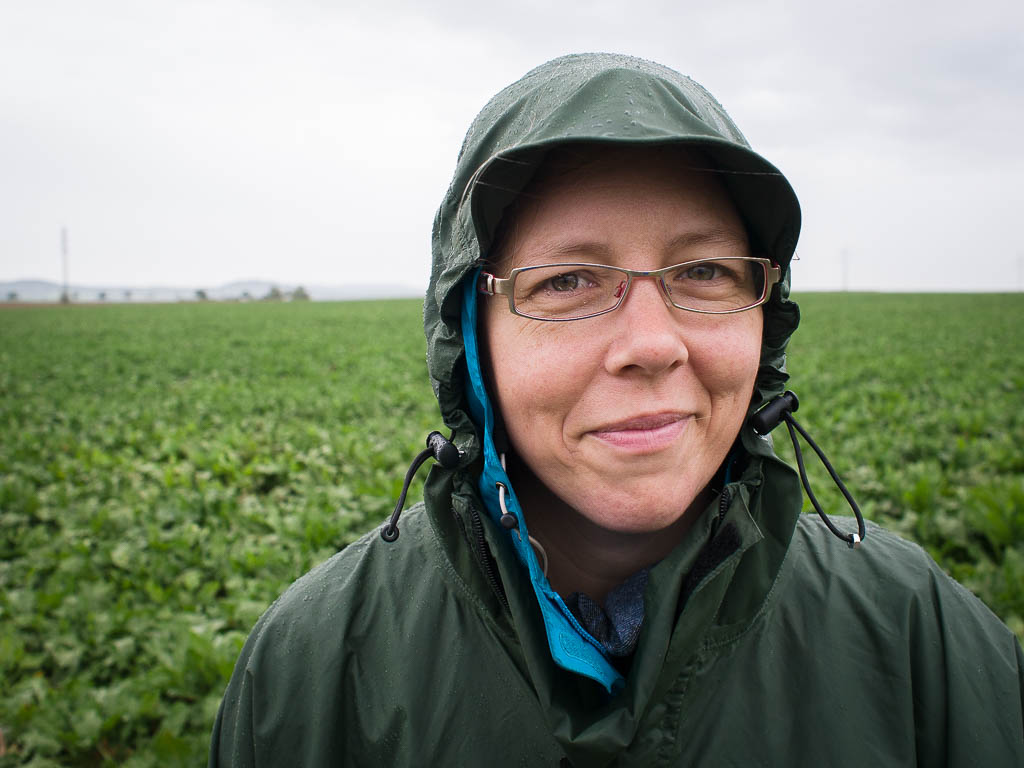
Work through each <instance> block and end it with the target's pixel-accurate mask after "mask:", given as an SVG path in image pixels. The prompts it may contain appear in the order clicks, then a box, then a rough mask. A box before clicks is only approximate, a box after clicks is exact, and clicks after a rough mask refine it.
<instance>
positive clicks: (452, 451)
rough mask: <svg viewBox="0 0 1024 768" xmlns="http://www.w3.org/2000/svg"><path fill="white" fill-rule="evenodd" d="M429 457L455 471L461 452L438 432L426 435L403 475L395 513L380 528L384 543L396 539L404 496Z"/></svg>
mask: <svg viewBox="0 0 1024 768" xmlns="http://www.w3.org/2000/svg"><path fill="white" fill-rule="evenodd" d="M431 457H433V458H434V460H435V461H437V463H438V464H440V465H441V466H442V467H444V468H445V469H455V468H456V467H457V466H459V460H460V459H461V458H462V451H460V450H459V449H458V448H456V447H455V443H453V442H452V441H451V440H449V439H448V438H446V437H445V436H444V435H442V434H441V433H440V432H431V433H430V434H429V435H427V447H426V448H425V449H424V450H422V451H420V452H419V453H418V454H416V458H415V459H413V460H412V464H410V465H409V469H408V470H407V471H406V473H405V481H404V482H403V483H402V493H401V494H399V496H398V503H397V504H395V511H394V512H392V513H391V519H389V520H388V521H387V523H386V524H385V525H384V527H383V528H381V531H380V537H381V538H382V539H384V541H387V542H392V541H395V540H396V539H397V538H398V518H399V516H400V515H401V514H402V507H404V506H405V496H406V494H407V493H409V485H410V484H411V483H412V479H413V477H415V476H416V471H417V470H418V469H419V468H420V467H421V466H423V462H425V461H426V460H427V459H429V458H431Z"/></svg>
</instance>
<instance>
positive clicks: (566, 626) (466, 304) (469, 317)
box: [462, 269, 625, 693]
mask: <svg viewBox="0 0 1024 768" xmlns="http://www.w3.org/2000/svg"><path fill="white" fill-rule="evenodd" d="M479 275H480V270H479V269H476V270H474V271H473V272H472V273H470V274H469V275H468V276H467V277H466V279H465V280H464V281H463V297H462V339H463V345H464V346H465V350H466V371H467V378H468V379H469V381H468V386H467V388H466V392H467V399H468V400H469V407H470V411H471V412H472V416H473V420H474V421H475V422H476V423H477V424H478V425H482V426H483V431H484V434H483V451H484V469H483V472H481V474H480V481H479V484H480V496H481V497H482V498H483V501H484V505H485V506H486V507H487V513H488V514H489V515H490V516H491V518H492V519H493V520H494V522H495V523H496V524H498V525H499V526H500V523H499V520H500V518H501V506H500V504H499V501H498V487H497V485H496V484H497V483H501V484H502V485H504V486H505V489H506V491H507V492H506V494H505V506H506V507H507V508H508V511H509V512H510V513H511V514H513V515H515V517H516V519H517V520H518V521H519V526H518V528H517V529H513V530H510V531H506V530H505V529H504V528H499V530H501V531H502V532H503V533H505V534H506V535H508V536H509V537H510V539H511V541H512V545H513V548H514V550H515V552H516V555H517V556H518V557H519V560H520V562H521V563H522V564H523V566H524V567H525V568H526V570H527V572H528V573H529V576H530V583H531V584H532V585H533V590H534V593H535V594H536V596H537V604H538V605H539V606H540V612H541V616H542V617H543V619H544V629H545V630H546V632H547V637H548V648H549V649H550V650H551V658H552V659H554V661H555V663H556V664H558V666H560V667H562V668H563V669H565V670H568V671H569V672H575V673H576V674H579V675H583V676H585V677H589V678H590V679H591V680H595V681H597V682H598V683H600V684H601V685H603V686H604V688H605V690H607V691H608V692H609V693H617V692H618V691H619V690H621V689H622V686H623V685H624V683H625V680H624V679H623V677H622V675H621V674H619V672H618V671H617V670H616V669H615V667H613V666H612V665H611V663H610V662H609V661H608V658H607V656H606V653H605V650H604V648H603V647H602V646H601V644H600V643H599V642H598V641H597V640H595V639H594V638H593V637H592V636H591V635H590V633H589V632H587V631H586V630H585V629H583V627H582V626H580V623H579V622H578V621H577V620H576V617H575V616H573V615H572V612H571V611H570V610H569V609H568V607H567V606H566V605H565V602H564V601H563V600H562V598H561V596H560V595H559V594H558V593H557V592H555V591H554V590H553V589H552V588H551V584H550V582H548V579H547V577H546V576H545V575H544V572H543V570H542V569H541V567H540V563H539V562H538V561H537V556H536V554H535V553H534V551H533V547H532V546H531V545H530V540H529V530H528V529H527V526H526V518H525V517H524V516H523V511H522V508H521V507H520V506H519V500H518V499H517V498H516V494H515V491H514V490H513V489H512V484H511V482H509V479H508V475H507V474H505V470H504V469H503V468H502V466H501V459H500V458H499V457H498V452H497V450H496V449H495V447H494V409H493V408H492V406H491V401H490V398H489V397H488V396H487V390H486V388H485V387H484V380H483V373H482V370H481V368H480V355H479V350H478V345H477V290H476V286H477V281H478V278H479Z"/></svg>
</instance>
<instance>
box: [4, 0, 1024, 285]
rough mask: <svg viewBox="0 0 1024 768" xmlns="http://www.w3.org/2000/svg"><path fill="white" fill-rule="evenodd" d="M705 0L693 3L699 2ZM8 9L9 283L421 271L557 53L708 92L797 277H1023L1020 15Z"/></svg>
mask: <svg viewBox="0 0 1024 768" xmlns="http://www.w3.org/2000/svg"><path fill="white" fill-rule="evenodd" d="M688 6H692V7H688ZM696 6H697V4H696V3H686V2H680V0H670V1H666V2H657V1H655V0H632V1H631V2H616V3H611V2H604V1H603V0H589V1H588V2H575V3H553V2H550V1H546V2H534V0H527V1H526V2H522V0H521V1H520V2H518V3H496V4H493V6H492V5H491V4H487V3H484V2H479V0H476V1H472V2H471V1H470V0H465V1H464V2H462V1H453V2H431V3H424V2H397V1H395V0H379V1H377V2H365V3H362V2H329V1H328V0H287V1H286V0H248V2H245V1H243V0H228V1H220V0H206V1H204V2H190V1H188V0H155V1H153V2H148V1H147V0H120V1H111V0H94V1H93V2H89V3H83V2H80V1H79V0H66V1H63V2H61V1H58V0H32V2H27V1H25V2H21V1H19V0H0V211H2V212H3V213H2V216H0V280H15V279H23V278H42V279H49V280H59V279H60V277H61V257H60V229H61V227H62V226H67V228H68V232H69V240H70V243H69V244H70V254H71V258H70V268H71V281H72V283H75V284H80V285H112V286H148V285H183V286H216V285H219V284H222V283H225V282H229V281H233V280H238V279H250V278H258V279H267V280H274V281H281V282H284V283H304V284H307V285H315V284H346V283H362V282H381V281H382V280H394V281H395V282H397V283H400V284H405V285H413V286H425V285H426V280H427V274H428V272H429V261H430V242H429V238H430V226H431V221H432V219H433V215H434V211H435V209H436V207H437V205H438V204H439V202H440V200H441V196H442V195H443V193H444V191H445V189H446V187H447V185H448V182H449V180H450V177H451V172H452V169H453V167H454V163H455V157H456V153H457V152H458V148H459V144H460V142H461V140H462V135H463V133H464V132H465V130H466V128H467V127H468V125H469V122H470V121H471V119H472V118H473V116H474V115H475V114H476V112H477V111H478V110H479V109H480V107H482V106H483V104H484V103H485V102H486V101H487V99H488V98H489V97H490V96H491V95H493V94H494V93H495V92H496V91H497V90H499V89H500V88H501V87H503V86H504V85H506V84H508V83H509V82H511V81H513V80H515V79H517V78H518V77H519V76H521V75H522V74H524V73H525V72H526V71H527V70H528V69H530V68H532V67H533V66H535V65H537V64H539V63H541V62H543V61H545V60H547V59H550V58H554V57H555V56H559V55H562V54H564V53H570V52H578V51H590V50H606V51H617V52H622V53H629V54H633V55H637V56H642V57H645V58H649V59H654V60H656V61H659V62H661V63H663V64H666V65H668V66H671V67H673V68H675V69H678V70H679V71H681V72H683V73H685V74H688V75H691V76H692V77H694V78H695V79H696V80H698V81H699V82H701V83H702V84H704V85H705V86H706V87H707V88H708V89H709V90H711V92H712V93H714V94H715V95H716V96H717V97H718V99H719V100H720V101H721V102H722V103H723V105H724V106H725V107H726V109H727V110H728V111H729V112H730V114H731V115H732V116H733V118H734V119H735V120H736V122H737V123H738V125H739V126H740V128H741V129H742V130H743V131H744V133H745V134H746V135H747V138H748V139H749V140H750V141H751V143H752V144H753V146H754V148H755V149H757V150H758V151H760V152H761V153H762V154H763V155H765V156H766V157H767V158H768V159H769V160H771V161H772V162H774V163H775V164H776V165H777V166H778V167H779V168H781V169H782V171H783V172H784V173H785V174H786V175H787V176H788V178H789V179H790V181H791V183H792V184H793V186H794V188H795V189H796V191H797V194H798V196H799V197H800V201H801V204H802V206H803V211H804V227H803V234H802V236H801V239H800V245H799V247H798V254H799V256H800V261H799V262H798V263H797V264H796V265H795V266H794V284H795V287H796V288H797V289H810V288H841V287H843V286H844V284H845V285H846V286H847V287H849V288H853V289H882V290H885V289H897V290H937V289H968V290H1022V289H1024V235H1022V234H1021V228H1020V226H1019V221H1020V219H1021V218H1024V192H1022V190H1024V149H1022V146H1024V142H1022V135H1024V3H1021V2H1020V0H979V1H978V2H972V3H963V2H956V3H950V2H924V1H922V0H911V1H910V2H893V1H892V0H889V1H888V2H876V1H875V0H867V1H866V2H857V3H831V2H822V1H821V0H800V1H798V2H790V3H769V2H749V3H747V2H733V1H732V0H722V1H721V2H718V3H715V4H711V3H704V4H701V7H696Z"/></svg>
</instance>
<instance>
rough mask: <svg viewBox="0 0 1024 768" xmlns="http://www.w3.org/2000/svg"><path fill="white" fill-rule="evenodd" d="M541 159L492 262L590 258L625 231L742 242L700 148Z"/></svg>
mask: <svg viewBox="0 0 1024 768" xmlns="http://www.w3.org/2000/svg"><path fill="white" fill-rule="evenodd" d="M602 150H603V151H602ZM546 161H549V162H545V164H544V166H543V167H542V168H541V169H540V170H539V171H538V173H537V174H536V175H535V177H534V179H533V180H532V181H531V183H530V184H529V185H528V187H527V188H526V189H525V190H524V193H523V194H522V195H520V197H519V198H518V199H517V200H516V202H515V204H514V205H512V206H510V207H509V209H507V210H506V212H505V216H504V217H503V220H502V225H501V227H500V228H499V233H498V234H499V236H498V238H497V239H496V248H495V249H493V250H492V254H494V256H495V258H493V259H492V261H493V262H494V263H496V264H500V265H501V266H503V267H506V268H512V267H514V266H522V262H523V261H524V260H525V261H530V262H536V261H537V259H538V258H540V259H541V260H543V259H544V258H545V257H546V256H545V255H546V254H547V255H550V256H551V257H552V259H551V260H552V261H560V260H562V259H563V258H565V257H572V256H574V255H575V256H583V255H588V254H589V255H590V256H591V257H593V258H597V257H599V256H601V255H602V252H603V251H605V250H607V249H608V248H611V247H613V243H614V241H616V240H619V239H621V238H622V237H626V236H627V235H628V236H630V237H641V238H643V237H644V236H645V235H649V236H650V238H651V239H652V241H654V242H657V243H658V244H660V247H663V248H665V249H668V250H678V249H682V248H686V247H688V246H691V245H701V244H712V245H713V244H726V245H731V246H733V247H737V246H738V247H746V246H747V235H746V230H745V228H744V226H743V223H742V220H741V219H740V217H739V214H738V213H737V211H736V207H735V205H734V204H733V202H732V200H731V199H730V197H729V195H728V193H727V192H726V188H725V186H724V184H722V182H721V180H720V179H719V178H718V176H717V174H716V173H715V171H714V169H713V168H710V167H709V164H707V163H706V162H703V161H704V158H703V156H702V155H701V154H700V153H699V152H694V151H692V150H689V151H688V150H686V149H683V148H675V147H632V148H602V147H600V146H597V147H589V148H585V149H583V150H580V149H578V148H573V149H566V150H564V151H559V152H558V153H557V154H556V155H554V156H553V157H549V158H546ZM510 260H511V262H515V263H510Z"/></svg>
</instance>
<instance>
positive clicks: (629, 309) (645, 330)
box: [605, 278, 689, 374]
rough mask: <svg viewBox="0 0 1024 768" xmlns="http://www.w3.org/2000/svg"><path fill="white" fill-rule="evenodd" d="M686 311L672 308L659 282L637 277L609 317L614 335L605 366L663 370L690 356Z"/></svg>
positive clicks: (617, 370)
mask: <svg viewBox="0 0 1024 768" xmlns="http://www.w3.org/2000/svg"><path fill="white" fill-rule="evenodd" d="M682 314H683V310H681V309H676V308H675V307H673V306H672V305H671V304H670V303H669V301H668V299H667V297H666V296H665V294H664V292H663V290H662V288H661V286H660V285H659V281H658V280H657V279H654V278H634V279H633V281H632V284H631V285H630V286H629V290H628V292H627V293H626V297H625V298H624V299H623V301H622V304H621V305H619V308H618V309H617V310H615V311H614V312H612V313H611V314H610V315H608V316H607V319H608V320H610V321H612V322H611V323H610V324H609V325H610V326H611V327H610V329H609V332H610V333H611V334H612V335H613V337H612V339H611V342H610V344H609V347H608V353H607V357H606V362H605V367H606V368H607V370H608V371H609V372H610V373H620V372H624V371H630V370H636V371H642V372H644V373H648V374H654V373H660V372H661V371H664V370H668V369H671V368H673V367H675V366H678V365H683V364H685V363H686V361H687V359H688V358H689V351H688V350H687V347H686V342H685V339H684V331H683V325H684V324H683V323H682V322H681V320H682V319H683V318H682V317H681V315H682Z"/></svg>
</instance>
